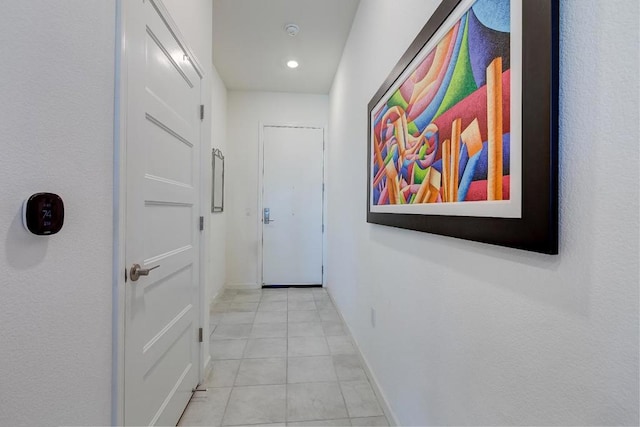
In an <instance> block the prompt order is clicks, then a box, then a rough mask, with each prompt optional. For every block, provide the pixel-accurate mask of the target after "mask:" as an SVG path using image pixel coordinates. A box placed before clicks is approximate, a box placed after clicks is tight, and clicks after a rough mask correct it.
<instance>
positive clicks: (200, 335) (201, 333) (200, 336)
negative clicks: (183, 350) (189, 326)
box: [198, 328, 204, 342]
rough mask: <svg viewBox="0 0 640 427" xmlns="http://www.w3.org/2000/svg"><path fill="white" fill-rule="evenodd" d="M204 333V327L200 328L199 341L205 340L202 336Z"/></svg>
mask: <svg viewBox="0 0 640 427" xmlns="http://www.w3.org/2000/svg"><path fill="white" fill-rule="evenodd" d="M203 335H204V331H203V330H202V328H200V329H198V342H203V341H204V340H203V338H202V336H203Z"/></svg>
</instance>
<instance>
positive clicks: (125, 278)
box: [124, 268, 127, 283]
mask: <svg viewBox="0 0 640 427" xmlns="http://www.w3.org/2000/svg"><path fill="white" fill-rule="evenodd" d="M124 283H127V269H126V268H125V269H124Z"/></svg>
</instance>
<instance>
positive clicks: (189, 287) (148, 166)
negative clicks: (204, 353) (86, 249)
mask: <svg viewBox="0 0 640 427" xmlns="http://www.w3.org/2000/svg"><path fill="white" fill-rule="evenodd" d="M123 4H124V7H125V13H124V19H125V58H126V67H125V69H126V75H125V76H124V79H125V81H126V93H127V95H126V104H125V105H126V108H127V111H126V120H127V123H126V135H125V138H126V194H127V196H126V242H125V245H126V247H125V259H126V265H127V282H126V285H125V286H126V292H125V316H126V317H125V353H124V354H125V359H124V366H125V369H124V370H125V378H124V422H125V424H126V425H176V423H177V421H178V419H179V418H180V415H181V414H182V411H183V410H184V408H185V407H186V405H187V403H188V402H189V399H190V397H191V394H192V389H193V388H194V387H195V386H196V385H197V382H198V363H199V350H200V344H199V340H198V329H199V324H198V319H199V305H198V300H199V299H198V298H199V266H198V263H199V233H200V231H199V221H198V220H199V203H200V201H199V194H200V193H199V182H200V175H199V158H198V153H199V147H200V114H199V105H200V85H201V75H200V73H199V70H198V68H197V67H196V66H195V65H194V64H193V63H192V61H191V59H190V57H189V55H188V54H187V52H186V50H185V49H183V47H182V45H181V43H180V41H179V39H178V37H177V36H176V31H173V30H172V27H171V25H173V24H169V23H168V20H167V18H166V14H165V13H166V11H165V9H164V7H163V6H162V5H161V4H159V3H156V2H155V1H153V0H145V1H141V0H140V1H128V0H127V1H126V2H123Z"/></svg>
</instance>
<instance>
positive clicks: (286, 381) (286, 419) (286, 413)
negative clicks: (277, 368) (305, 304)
mask: <svg viewBox="0 0 640 427" xmlns="http://www.w3.org/2000/svg"><path fill="white" fill-rule="evenodd" d="M285 329H286V334H285V336H286V340H287V345H286V352H285V355H284V365H285V367H284V369H285V370H284V425H285V426H286V425H287V424H288V423H289V289H287V326H286V327H285Z"/></svg>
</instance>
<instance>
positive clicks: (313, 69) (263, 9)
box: [213, 0, 359, 94]
mask: <svg viewBox="0 0 640 427" xmlns="http://www.w3.org/2000/svg"><path fill="white" fill-rule="evenodd" d="M358 2H359V0H213V63H214V64H215V66H216V69H217V70H218V73H219V74H220V77H222V80H224V82H225V85H226V86H227V89H229V90H260V91H276V92H302V93H323V94H326V93H329V90H330V88H331V83H332V81H333V76H334V75H335V72H336V68H337V67H338V63H339V62H340V57H341V56H342V50H343V48H344V45H345V42H346V40H347V36H348V35H349V30H350V29H351V22H352V21H353V17H354V15H355V13H356V9H357V8H358ZM288 23H295V24H297V25H298V26H299V27H300V32H299V33H298V35H297V36H295V37H291V36H289V35H288V34H287V33H286V32H285V31H284V26H285V24H288ZM289 59H295V60H297V61H298V62H299V63H300V66H299V67H298V68H297V69H294V70H292V69H290V68H287V66H286V62H287V61H288V60H289Z"/></svg>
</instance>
